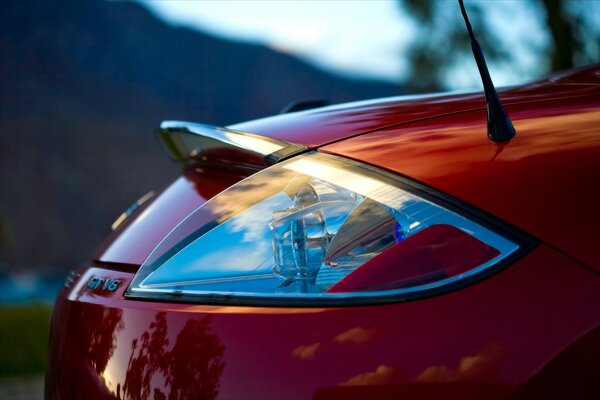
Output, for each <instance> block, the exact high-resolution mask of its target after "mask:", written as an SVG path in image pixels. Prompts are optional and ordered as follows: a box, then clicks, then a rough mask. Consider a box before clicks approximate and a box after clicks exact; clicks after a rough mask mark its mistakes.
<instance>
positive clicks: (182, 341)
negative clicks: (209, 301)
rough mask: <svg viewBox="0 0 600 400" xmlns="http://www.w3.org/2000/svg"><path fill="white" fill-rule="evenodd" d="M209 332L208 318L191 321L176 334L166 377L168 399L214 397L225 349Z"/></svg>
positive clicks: (216, 392) (223, 365) (217, 391)
mask: <svg viewBox="0 0 600 400" xmlns="http://www.w3.org/2000/svg"><path fill="white" fill-rule="evenodd" d="M209 330H210V319H209V318H208V317H205V318H202V319H201V320H195V319H191V320H189V321H187V322H186V324H185V326H184V327H183V329H182V330H181V332H179V335H177V340H176V341H175V346H173V349H172V350H171V360H170V363H169V367H170V368H169V374H168V376H167V384H170V386H171V390H170V392H169V400H180V399H191V398H195V399H207V400H208V399H214V398H216V397H217V394H218V393H219V378H220V376H221V373H222V372H223V368H224V367H225V364H223V362H222V361H221V356H222V355H223V353H224V352H225V347H224V346H223V345H222V344H221V342H220V341H219V338H218V337H217V335H215V334H210V333H209ZM191 382H194V385H190V383H191Z"/></svg>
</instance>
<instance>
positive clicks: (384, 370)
mask: <svg viewBox="0 0 600 400" xmlns="http://www.w3.org/2000/svg"><path fill="white" fill-rule="evenodd" d="M394 375H395V371H394V368H392V367H390V366H387V365H380V366H378V367H377V369H376V370H375V371H372V372H365V373H363V374H358V375H356V376H353V377H352V378H350V379H348V380H347V381H346V382H342V383H340V386H365V385H385V384H387V383H391V382H392V379H393V377H394Z"/></svg>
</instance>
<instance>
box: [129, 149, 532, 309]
mask: <svg viewBox="0 0 600 400" xmlns="http://www.w3.org/2000/svg"><path fill="white" fill-rule="evenodd" d="M525 244H526V241H524V239H522V237H521V236H520V235H517V234H515V233H514V232H512V231H510V230H507V229H505V228H503V227H502V225H501V224H498V223H497V222H491V221H490V220H489V219H487V218H483V217H481V216H477V215H476V214H474V213H473V212H471V211H469V210H468V209H467V208H466V207H464V206H460V205H459V206H457V205H456V204H454V203H453V202H449V201H447V200H444V199H443V197H441V196H438V195H436V194H435V193H433V192H432V191H431V190H429V189H424V188H422V187H420V186H418V185H416V184H414V183H412V182H410V181H408V180H405V179H403V178H400V177H398V176H396V175H393V174H389V173H387V172H385V171H381V170H379V169H375V168H373V167H369V166H365V165H363V164H360V163H356V162H354V161H350V160H346V159H342V158H339V157H334V156H330V155H324V154H319V153H309V154H305V155H300V156H297V157H294V158H292V159H289V160H287V161H284V162H282V163H280V164H276V165H274V166H272V167H269V168H267V169H265V170H262V171H260V172H258V173H256V174H254V175H252V176H250V177H249V178H246V179H244V180H243V181H241V182H239V183H237V184H235V185H234V186H232V187H230V188H229V189H227V190H225V191H224V192H222V193H220V194H219V195H217V196H215V197H214V198H212V199H211V200H210V201H208V202H207V203H206V204H204V205H203V206H202V207H200V208H199V209H197V210H196V211H194V212H193V213H192V214H191V215H190V216H189V217H188V218H187V219H185V220H184V221H183V222H182V223H181V224H179V225H178V226H177V227H176V228H175V229H173V231H172V232H171V233H170V234H169V235H167V237H165V239H164V240H163V241H162V242H161V243H160V244H159V245H158V246H157V247H156V249H155V250H154V251H153V252H152V253H151V255H150V256H149V257H148V259H147V260H146V261H145V262H144V264H143V265H142V267H141V268H140V269H139V271H138V273H137V274H136V276H135V278H134V279H133V281H132V283H131V285H130V287H129V289H128V291H127V293H126V296H127V297H130V298H159V299H163V300H172V301H189V302H199V303H237V304H265V305H347V304H369V303H379V302H390V301H398V300H403V299H409V298H415V297H423V296H430V295H433V294H435V293H439V292H440V291H447V290H450V289H452V288H456V287H457V286H460V285H464V284H467V283H469V282H472V281H473V280H474V279H480V278H482V277H484V276H485V275H486V274H489V273H490V272H493V271H495V270H496V269H497V268H499V267H501V266H502V265H505V264H506V263H508V262H510V260H511V259H513V258H514V257H517V256H518V255H519V254H520V253H521V252H522V251H524V250H525Z"/></svg>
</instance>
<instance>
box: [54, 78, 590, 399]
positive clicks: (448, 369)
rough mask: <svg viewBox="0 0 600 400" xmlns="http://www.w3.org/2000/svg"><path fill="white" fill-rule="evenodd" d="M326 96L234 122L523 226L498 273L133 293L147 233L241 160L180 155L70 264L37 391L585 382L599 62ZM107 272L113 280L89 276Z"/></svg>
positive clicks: (127, 394)
mask: <svg viewBox="0 0 600 400" xmlns="http://www.w3.org/2000/svg"><path fill="white" fill-rule="evenodd" d="M500 97H501V98H502V100H503V103H504V105H505V108H506V110H507V111H508V113H509V114H510V116H511V118H512V120H513V122H514V125H515V127H516V129H517V136H516V137H515V138H514V139H513V140H512V141H510V142H509V143H507V144H503V145H500V144H495V143H493V142H491V141H489V140H488V139H487V136H486V124H485V119H486V115H485V109H484V107H485V104H484V101H483V96H482V94H481V93H468V94H451V95H434V96H425V97H406V98H394V99H384V100H380V101H372V102H362V103H352V104H348V105H342V106H334V107H327V108H323V109H316V110H310V111H305V112H300V113H292V114H289V115H281V116H276V117H272V118H266V119H263V120H257V121H251V122H248V123H244V124H239V125H236V126H235V128H236V129H239V130H242V131H247V132H252V133H256V134H260V135H264V136H268V137H273V138H278V139H283V140H286V141H289V142H295V143H299V144H303V145H306V146H307V147H309V148H311V149H317V151H320V152H326V153H331V154H336V155H339V156H342V157H347V158H352V159H355V160H359V161H361V162H364V163H368V164H372V165H375V166H377V167H379V168H382V169H386V170H388V171H391V172H394V173H397V174H400V175H403V176H406V177H408V178H410V179H412V180H415V181H418V182H420V183H423V184H425V185H427V186H430V187H433V188H435V189H437V190H440V191H442V192H444V193H447V194H449V195H451V196H454V197H456V198H458V199H461V200H462V201H464V202H466V203H468V204H470V205H472V206H474V207H476V208H478V209H481V210H483V211H485V212H487V213H489V214H491V215H494V216H496V217H498V218H500V219H502V220H504V221H506V222H508V223H510V224H512V225H514V226H515V227H517V228H520V229H521V230H523V231H525V232H527V233H529V234H530V235H532V236H533V237H535V238H536V240H537V245H536V246H535V247H534V248H533V249H532V250H531V251H530V252H529V253H528V254H527V255H525V256H524V257H522V258H521V259H519V260H518V261H516V262H515V263H514V264H513V265H511V266H509V267H507V268H505V269H504V270H502V271H501V272H499V273H497V274H495V275H493V276H491V277H489V278H486V279H484V280H482V281H480V282H478V283H476V284H473V285H470V286H467V287H465V288H462V289H460V290H456V291H453V292H451V293H446V294H442V295H438V296H434V297H430V298H426V299H421V300H416V301H410V302H399V303H395V304H389V305H378V306H361V307H336V308H283V307H239V306H225V305H224V306H218V305H198V304H195V305H194V304H181V303H164V302H158V301H134V300H130V299H125V298H124V296H123V294H124V291H125V289H126V288H127V285H128V283H129V282H130V281H131V279H132V278H133V275H134V274H135V272H136V270H137V268H138V267H139V265H141V263H142V262H143V261H144V259H145V258H146V257H147V256H148V254H149V253H150V252H151V251H152V249H153V248H154V247H155V246H156V245H157V244H158V242H159V241H160V240H161V239H162V238H163V237H164V236H165V235H166V234H167V233H168V232H169V231H170V230H171V229H172V228H173V227H174V226H175V225H176V224H177V223H178V222H180V221H181V220H182V219H183V218H185V217H186V216H187V215H188V214H189V213H190V212H191V211H193V210H194V209H196V208H197V207H198V206H200V205H202V204H203V203H204V202H206V201H207V200H208V199H210V198H211V197H212V196H214V195H215V194H217V193H219V192H220V191H221V190H223V189H225V188H227V187H228V186H229V185H231V184H233V183H235V182H237V181H239V180H240V179H241V178H243V177H244V176H246V175H247V174H248V172H247V171H246V172H244V171H242V170H235V169H234V170H223V171H215V170H206V169H205V170H203V171H198V170H186V171H184V173H183V175H182V176H181V177H180V178H179V179H178V180H176V181H175V182H174V183H173V184H172V185H171V186H169V187H168V188H166V189H165V190H164V191H163V192H162V193H161V194H160V195H158V196H157V197H156V198H155V199H154V200H153V201H152V202H150V203H149V204H146V205H144V206H142V207H141V208H140V209H139V210H138V211H136V213H135V214H134V215H133V216H132V217H131V218H129V219H128V220H127V221H126V222H125V223H124V224H123V226H122V227H120V228H119V229H117V230H116V231H115V232H114V233H113V234H112V236H111V237H109V238H108V240H107V241H106V242H105V244H104V245H103V246H102V247H101V248H100V249H99V250H98V252H97V253H96V254H95V255H94V256H93V260H92V261H91V262H90V263H89V264H87V265H84V266H82V267H80V268H79V270H78V271H77V274H76V275H74V276H73V277H72V278H71V279H70V280H69V281H68V284H67V287H65V288H64V289H63V290H62V291H61V293H60V294H59V296H58V299H57V302H56V306H55V310H54V316H53V320H52V334H51V338H50V366H49V369H48V374H47V385H46V396H47V398H49V399H145V398H156V399H161V398H169V399H184V398H185V399H187V398H205V399H213V398H218V399H264V398H268V399H311V398H316V399H363V398H370V399H377V398H390V399H396V398H419V399H429V398H440V397H449V398H463V399H464V398H474V399H475V398H477V399H480V398H487V399H490V398H492V399H496V398H497V399H500V398H599V397H600V279H599V276H598V274H599V271H600V256H599V253H598V251H597V249H596V248H595V244H596V243H597V242H598V239H599V238H600V227H599V226H600V208H599V207H598V204H600V190H599V189H598V184H599V171H600V68H599V67H589V68H585V69H580V70H576V71H572V72H569V73H565V74H563V75H558V76H555V77H552V78H550V79H547V80H544V81H540V82H536V83H534V84H530V85H525V86H521V87H516V88H512V89H509V90H505V91H502V92H500ZM91 277H101V278H106V279H119V280H122V282H123V283H122V284H121V285H120V286H119V288H118V289H117V291H115V292H96V291H90V290H88V288H87V282H88V281H89V279H90V278H91Z"/></svg>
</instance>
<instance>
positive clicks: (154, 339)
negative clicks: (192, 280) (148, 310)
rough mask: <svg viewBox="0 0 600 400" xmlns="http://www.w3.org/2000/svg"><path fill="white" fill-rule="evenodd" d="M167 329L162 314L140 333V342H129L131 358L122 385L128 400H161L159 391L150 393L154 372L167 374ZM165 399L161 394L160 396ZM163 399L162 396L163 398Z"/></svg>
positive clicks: (137, 340) (135, 340)
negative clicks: (151, 397)
mask: <svg viewBox="0 0 600 400" xmlns="http://www.w3.org/2000/svg"><path fill="white" fill-rule="evenodd" d="M167 333H168V327H167V319H166V317H165V313H164V312H159V313H157V314H156V316H155V318H154V321H153V322H152V323H150V327H149V328H148V330H146V331H144V333H142V336H141V337H140V339H134V340H133V341H132V343H131V348H132V351H131V358H130V360H129V365H128V368H127V374H126V376H125V382H124V383H123V397H124V398H126V399H131V400H143V399H148V398H150V393H153V395H154V397H155V398H156V397H157V396H158V397H160V393H158V392H160V391H159V390H158V389H157V390H154V392H152V391H151V383H152V377H153V376H154V374H156V373H159V372H160V373H163V374H165V373H166V372H167V366H168V363H167V361H168V354H169V353H168V352H167V351H166V350H167V348H168V346H169V339H168V338H167ZM162 395H163V396H164V393H163V394H162ZM163 398H164V397H163Z"/></svg>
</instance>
